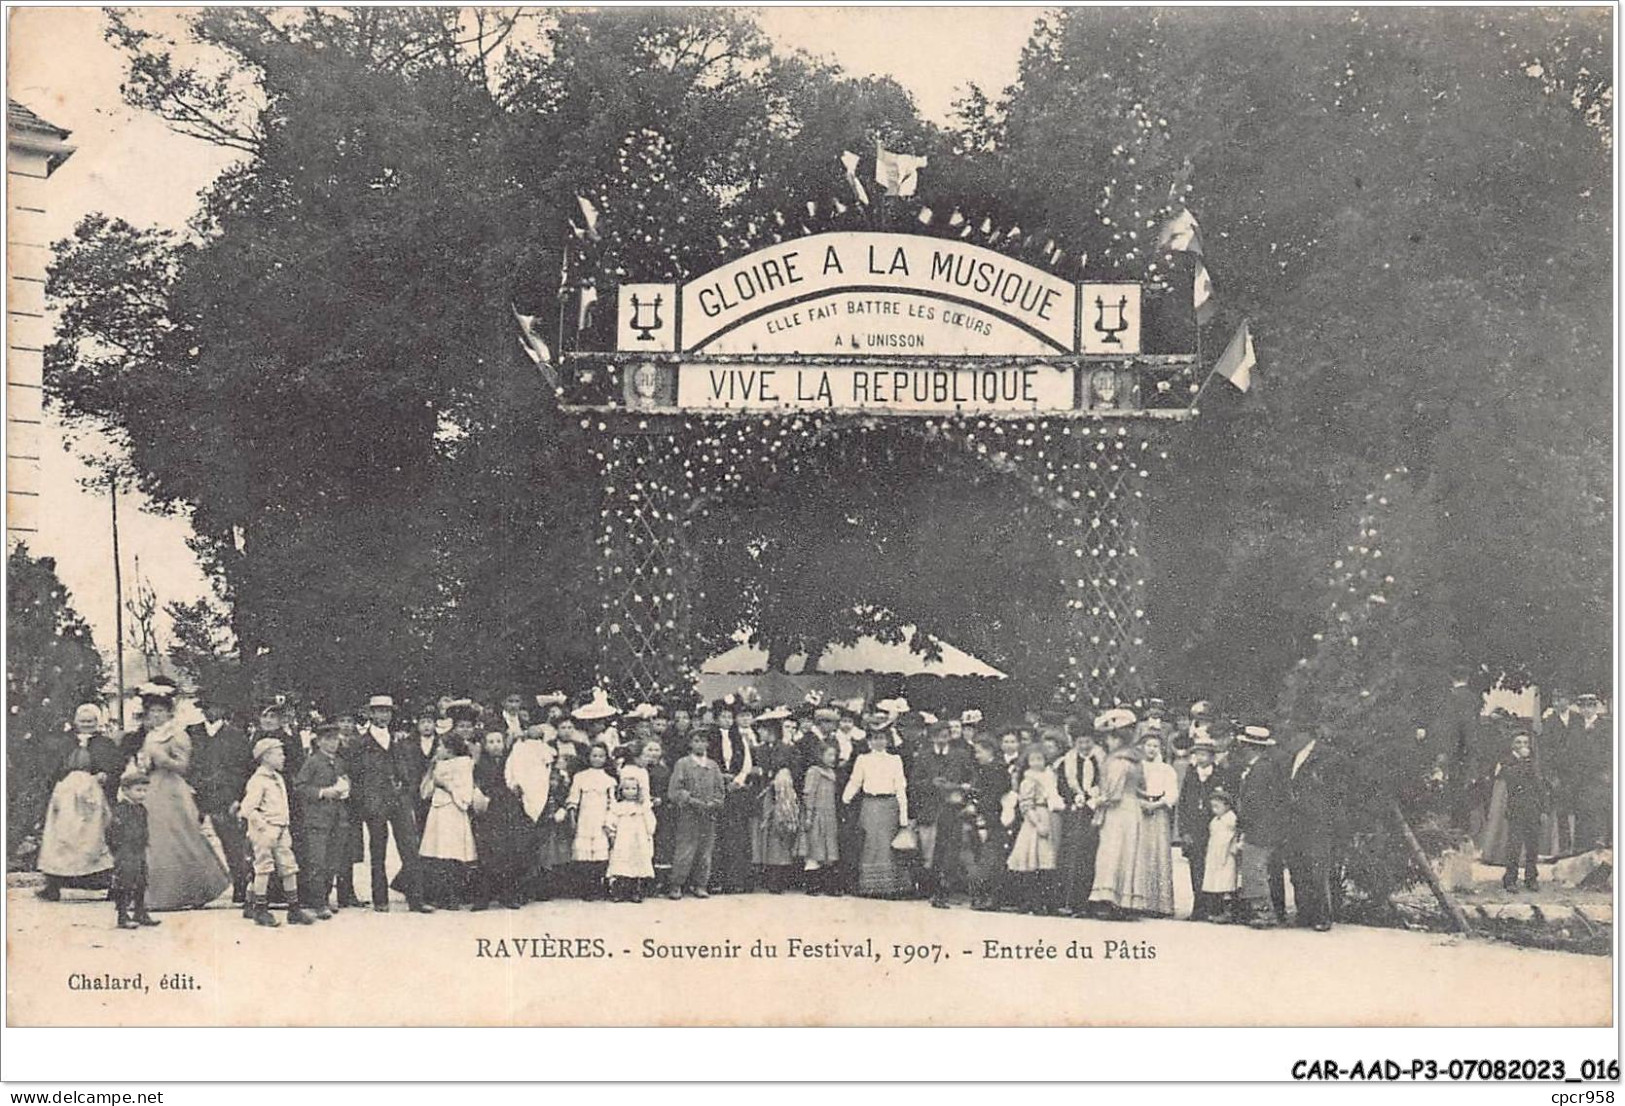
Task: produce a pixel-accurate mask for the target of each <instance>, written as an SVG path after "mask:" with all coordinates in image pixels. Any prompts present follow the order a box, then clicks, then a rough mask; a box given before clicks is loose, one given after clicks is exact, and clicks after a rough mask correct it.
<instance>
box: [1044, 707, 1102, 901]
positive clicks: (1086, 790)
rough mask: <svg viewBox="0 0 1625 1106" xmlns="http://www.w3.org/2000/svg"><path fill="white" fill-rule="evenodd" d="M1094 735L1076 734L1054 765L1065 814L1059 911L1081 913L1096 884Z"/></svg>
mask: <svg viewBox="0 0 1625 1106" xmlns="http://www.w3.org/2000/svg"><path fill="white" fill-rule="evenodd" d="M1094 752H1095V737H1094V734H1092V733H1089V732H1088V731H1084V732H1082V733H1079V734H1078V735H1077V738H1076V740H1075V741H1074V742H1073V745H1072V749H1071V750H1070V751H1069V752H1068V753H1067V754H1066V755H1065V756H1063V757H1061V759H1060V760H1059V761H1057V762H1056V765H1055V786H1056V789H1057V790H1058V791H1059V792H1060V796H1061V804H1062V807H1063V813H1062V814H1061V815H1060V817H1059V818H1058V819H1057V821H1059V822H1060V825H1061V841H1060V850H1059V854H1058V858H1057V859H1058V868H1059V874H1060V882H1061V887H1060V911H1061V913H1062V914H1067V915H1074V914H1081V913H1083V912H1084V910H1086V909H1087V908H1088V905H1089V892H1090V891H1092V890H1093V889H1094V886H1095V851H1096V850H1097V849H1098V848H1099V847H1100V831H1099V830H1098V829H1097V828H1096V827H1095V807H1094V803H1095V800H1096V799H1097V798H1099V796H1100V765H1099V763H1098V762H1097V761H1096V760H1095V755H1094Z"/></svg>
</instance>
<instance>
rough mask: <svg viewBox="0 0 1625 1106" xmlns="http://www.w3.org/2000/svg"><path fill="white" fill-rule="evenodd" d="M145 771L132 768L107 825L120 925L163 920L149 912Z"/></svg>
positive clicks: (131, 926) (135, 926)
mask: <svg viewBox="0 0 1625 1106" xmlns="http://www.w3.org/2000/svg"><path fill="white" fill-rule="evenodd" d="M149 782H150V781H149V780H148V779H147V776H146V774H145V773H143V772H141V771H140V770H138V769H135V768H131V769H130V774H129V775H127V776H125V777H124V779H123V781H122V782H121V784H120V787H119V800H118V803H117V805H115V806H114V807H113V816H112V819H111V820H110V821H109V822H108V825H107V845H108V848H109V849H110V850H111V851H112V853H113V903H114V905H115V906H116V907H117V908H118V927H119V928H120V929H140V928H141V927H142V926H155V925H158V924H160V923H159V922H158V920H157V919H156V918H154V917H153V916H152V915H151V914H149V913H147V808H146V806H145V805H144V804H145V803H146V801H147V784H148V783H149Z"/></svg>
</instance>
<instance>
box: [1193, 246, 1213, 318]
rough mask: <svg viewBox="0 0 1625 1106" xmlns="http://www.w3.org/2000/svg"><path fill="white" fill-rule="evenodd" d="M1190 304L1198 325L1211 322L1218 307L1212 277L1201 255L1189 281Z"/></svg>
mask: <svg viewBox="0 0 1625 1106" xmlns="http://www.w3.org/2000/svg"><path fill="white" fill-rule="evenodd" d="M1191 306H1193V307H1194V308H1195V309H1196V323H1197V325H1198V326H1206V325H1207V324H1208V323H1210V322H1212V321H1213V315H1214V313H1215V312H1217V311H1218V309H1219V305H1218V303H1217V302H1216V301H1215V300H1214V298H1213V277H1212V276H1210V275H1209V274H1208V271H1207V266H1206V265H1204V264H1202V259H1201V257H1197V259H1196V277H1195V279H1193V280H1192V281H1191Z"/></svg>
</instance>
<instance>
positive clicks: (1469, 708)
mask: <svg viewBox="0 0 1625 1106" xmlns="http://www.w3.org/2000/svg"><path fill="white" fill-rule="evenodd" d="M1482 708H1483V700H1482V698H1481V697H1480V696H1479V694H1478V693H1477V692H1475V691H1474V690H1473V689H1472V688H1470V687H1452V688H1451V689H1450V690H1449V691H1448V692H1446V693H1445V697H1444V702H1443V703H1442V704H1441V705H1440V708H1439V716H1438V718H1437V719H1435V720H1434V723H1433V725H1432V726H1430V727H1428V739H1429V741H1430V742H1431V743H1432V744H1433V747H1434V750H1435V754H1437V753H1444V754H1446V755H1447V756H1449V758H1450V763H1451V765H1452V766H1453V767H1454V771H1455V775H1456V777H1457V778H1459V779H1460V780H1461V781H1462V782H1466V781H1469V780H1473V779H1477V778H1479V777H1480V775H1481V774H1482V773H1484V772H1487V771H1488V770H1489V767H1490V766H1489V765H1488V764H1485V763H1483V748H1482V746H1483V743H1484V736H1483V730H1484V725H1483V723H1482V721H1481V719H1480V718H1479V715H1480V713H1481V711H1482Z"/></svg>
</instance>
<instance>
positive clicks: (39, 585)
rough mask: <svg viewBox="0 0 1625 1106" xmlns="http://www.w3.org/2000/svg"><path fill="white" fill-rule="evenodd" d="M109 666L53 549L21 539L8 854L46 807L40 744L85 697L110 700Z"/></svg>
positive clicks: (14, 608) (15, 590)
mask: <svg viewBox="0 0 1625 1106" xmlns="http://www.w3.org/2000/svg"><path fill="white" fill-rule="evenodd" d="M104 682H105V673H104V672H103V668H102V657H101V654H100V653H98V652H97V651H96V643H95V641H94V639H93V638H92V636H91V632H90V626H89V625H88V624H87V623H86V622H85V620H84V618H83V617H82V616H81V615H80V614H79V612H78V611H76V610H74V607H73V597H72V596H71V595H69V594H68V589H67V588H65V587H63V585H62V581H61V580H60V579H59V578H58V577H57V574H56V562H55V561H54V560H52V559H51V558H50V557H35V556H33V555H32V554H31V553H29V551H28V546H27V545H26V544H24V543H18V544H17V545H16V546H14V547H13V548H12V550H11V552H10V553H8V554H7V555H6V701H7V702H8V703H9V704H10V709H9V712H8V717H7V718H6V766H7V771H6V778H7V802H8V804H9V806H10V809H11V814H10V815H9V816H8V818H7V819H6V856H7V857H8V858H9V857H11V856H12V855H13V854H14V853H15V852H16V850H17V846H18V844H19V843H20V841H21V840H22V838H23V836H24V835H26V834H27V833H28V832H29V831H30V830H31V829H32V828H33V827H34V825H35V824H36V820H37V818H38V817H39V816H40V815H41V814H42V813H43V812H44V797H45V796H44V793H43V778H44V777H43V773H42V772H41V770H40V766H39V765H38V764H36V763H35V760H36V757H35V755H34V754H35V752H36V750H38V749H39V748H40V746H41V744H42V743H43V742H44V741H45V739H47V738H48V737H50V736H51V735H54V734H58V733H61V732H62V730H63V728H64V727H65V726H66V725H67V724H68V722H69V721H71V719H72V717H73V711H74V708H75V707H77V706H78V705H79V704H80V703H99V702H101V701H102V685H103V684H104Z"/></svg>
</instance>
